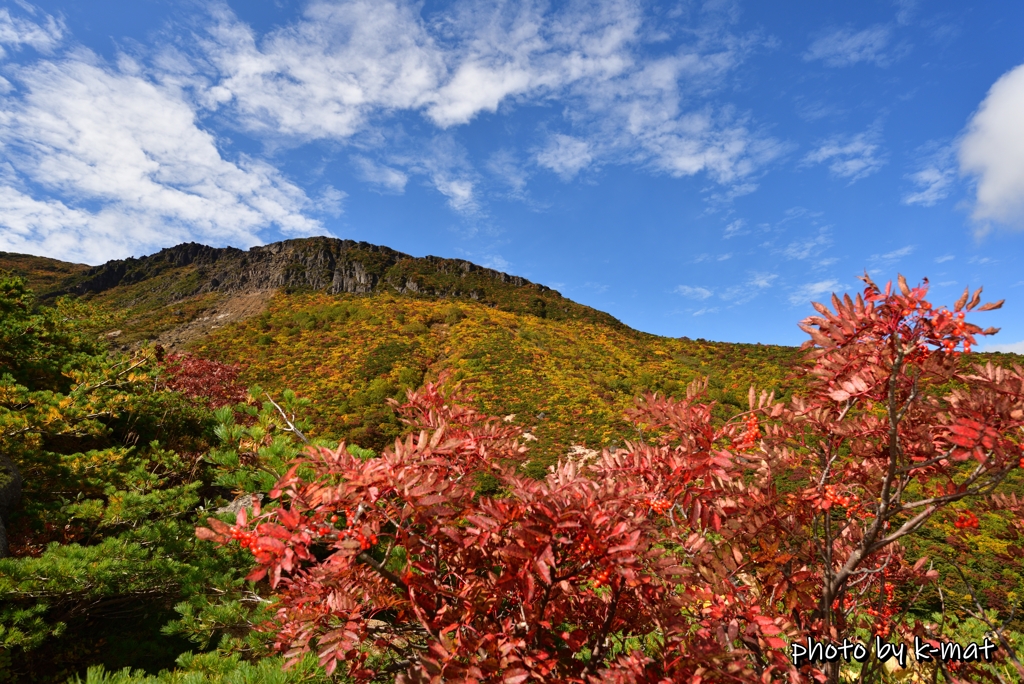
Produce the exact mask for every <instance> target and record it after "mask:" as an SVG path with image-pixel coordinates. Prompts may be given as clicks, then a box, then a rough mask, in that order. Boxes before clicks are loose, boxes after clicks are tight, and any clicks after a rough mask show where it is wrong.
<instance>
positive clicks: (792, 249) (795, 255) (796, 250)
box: [782, 226, 832, 260]
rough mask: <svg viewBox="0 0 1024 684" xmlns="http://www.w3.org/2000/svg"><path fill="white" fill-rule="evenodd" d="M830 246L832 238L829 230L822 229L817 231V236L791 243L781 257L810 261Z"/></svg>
mask: <svg viewBox="0 0 1024 684" xmlns="http://www.w3.org/2000/svg"><path fill="white" fill-rule="evenodd" d="M831 244H832V236H831V234H830V232H829V228H828V227H827V226H826V227H823V228H819V229H818V234H817V235H813V236H810V237H807V238H805V239H803V240H798V241H796V242H791V243H790V244H789V245H788V246H787V247H786V248H785V249H784V250H782V253H783V255H784V256H785V257H786V258H787V259H799V260H803V259H810V258H811V257H816V256H818V255H819V254H821V252H822V251H823V250H825V249H827V248H828V247H829V246H831Z"/></svg>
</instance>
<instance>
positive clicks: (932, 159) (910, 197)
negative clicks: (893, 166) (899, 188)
mask: <svg viewBox="0 0 1024 684" xmlns="http://www.w3.org/2000/svg"><path fill="white" fill-rule="evenodd" d="M931 147H932V148H933V149H934V146H931ZM955 167H956V164H955V162H954V159H953V148H952V147H949V146H944V147H942V148H940V149H938V150H937V151H933V152H930V153H928V154H926V155H925V156H924V158H923V159H922V160H921V162H920V165H919V169H918V170H917V171H915V172H914V173H912V174H909V175H907V176H905V178H907V179H909V180H910V181H911V182H912V183H914V185H916V186H917V191H916V192H911V193H907V194H905V195H904V196H903V198H902V202H903V204H920V205H921V206H924V207H930V206H933V205H935V204H936V203H937V202H939V201H941V200H944V199H946V197H948V196H949V193H950V191H951V190H952V187H953V181H954V180H955V179H956V168H955Z"/></svg>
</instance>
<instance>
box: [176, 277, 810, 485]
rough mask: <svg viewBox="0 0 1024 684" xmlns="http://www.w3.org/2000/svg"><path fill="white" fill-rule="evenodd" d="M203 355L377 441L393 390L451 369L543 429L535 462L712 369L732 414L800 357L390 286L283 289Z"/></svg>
mask: <svg viewBox="0 0 1024 684" xmlns="http://www.w3.org/2000/svg"><path fill="white" fill-rule="evenodd" d="M194 349H195V351H196V352H197V353H199V354H201V355H203V356H209V357H212V358H215V359H217V360H219V361H224V362H228V363H237V364H239V365H240V366H241V367H242V368H243V369H244V371H243V374H242V377H243V379H244V380H246V381H248V382H250V383H258V384H260V385H262V386H264V387H266V388H268V389H271V390H274V391H280V390H281V389H283V388H285V387H290V388H291V389H294V390H295V391H296V392H298V393H299V394H301V395H305V396H308V397H310V398H311V399H312V400H313V406H314V411H315V414H314V416H313V422H314V423H315V424H316V425H319V426H321V429H322V430H323V431H325V432H327V433H328V434H330V435H331V436H337V437H344V438H347V439H349V440H351V441H354V442H355V443H358V444H361V445H364V446H368V447H370V448H375V449H379V448H380V447H381V446H382V445H383V444H385V443H387V442H390V441H391V440H393V439H394V438H395V437H396V436H397V435H398V434H399V432H400V427H399V425H398V424H397V423H396V421H395V419H394V416H393V414H392V413H391V411H390V410H389V409H388V408H387V406H386V404H385V400H386V398H388V397H394V398H403V397H404V391H405V389H407V388H413V387H417V386H419V385H420V384H421V383H422V381H423V380H424V378H436V377H437V375H438V373H440V372H441V371H442V370H443V369H446V368H450V369H453V370H454V371H456V376H455V377H456V378H458V379H464V380H465V381H466V382H467V383H469V384H470V387H471V388H472V392H473V393H474V394H475V396H476V398H477V401H478V403H479V405H480V407H481V408H482V409H483V410H485V411H487V412H489V413H492V414H500V415H506V416H507V415H514V416H515V417H514V418H513V419H512V420H513V421H514V422H515V423H517V424H519V425H522V426H524V427H526V428H529V429H530V431H531V433H532V434H533V435H535V436H536V437H537V440H538V441H537V443H536V444H533V445H532V447H533V449H532V458H533V462H532V465H533V469H534V470H536V469H537V468H539V467H542V466H546V465H547V464H549V463H550V462H552V460H553V459H554V458H555V457H556V456H557V454H559V453H565V450H566V449H567V448H568V446H569V445H570V444H584V445H586V446H589V447H592V448H599V447H601V446H604V445H607V444H609V443H611V442H616V441H617V442H619V443H622V441H623V440H624V439H628V438H630V437H635V436H636V433H635V432H633V433H631V432H630V431H628V430H627V427H626V422H625V421H624V420H623V418H622V416H623V413H624V411H625V410H626V409H627V408H629V407H630V406H632V405H633V398H634V397H635V396H637V395H638V394H641V393H643V392H646V391H658V392H662V393H668V394H675V393H677V392H680V391H682V390H683V388H685V386H686V384H687V383H689V382H690V381H692V380H693V379H694V378H696V377H698V376H703V375H709V376H711V388H712V396H714V397H715V398H716V399H718V400H719V401H721V402H722V403H723V405H724V407H725V409H724V410H728V409H729V407H730V405H733V406H740V405H741V403H745V401H746V395H747V388H748V387H749V386H750V384H752V383H753V384H756V385H757V386H759V387H762V388H767V389H773V390H775V391H776V392H778V393H786V392H788V391H790V390H791V389H792V387H793V379H791V378H790V376H791V375H792V372H793V364H794V363H795V361H796V360H797V358H798V355H797V352H796V350H795V349H793V348H787V347H773V346H761V345H736V344H732V345H730V344H720V343H710V342H703V341H690V340H685V339H672V338H662V337H656V336H653V335H647V334H643V333H639V332H636V331H634V330H630V329H628V328H626V327H624V326H609V325H603V324H601V323H598V322H594V321H588V320H551V319H546V318H541V317H539V316H534V315H530V314H517V313H511V312H506V311H500V310H497V309H493V308H490V307H487V306H484V305H482V304H478V303H473V302H450V301H436V300H434V301H431V300H418V299H410V298H405V297H398V296H393V295H388V294H381V295H373V296H360V295H325V294H292V295H286V294H279V295H277V296H275V297H274V298H273V299H272V300H271V301H270V302H269V305H268V308H267V309H266V311H265V312H264V313H263V314H262V315H260V316H257V317H253V318H249V319H248V320H245V321H243V322H239V323H235V324H232V325H229V326H226V327H223V328H220V329H218V330H216V331H213V332H212V334H211V335H210V336H209V337H207V338H205V339H202V340H199V341H197V343H196V345H195V347H194Z"/></svg>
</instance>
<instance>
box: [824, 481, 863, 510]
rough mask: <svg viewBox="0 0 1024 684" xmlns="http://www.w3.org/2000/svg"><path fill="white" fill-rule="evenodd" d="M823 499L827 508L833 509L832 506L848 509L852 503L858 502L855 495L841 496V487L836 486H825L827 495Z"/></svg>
mask: <svg viewBox="0 0 1024 684" xmlns="http://www.w3.org/2000/svg"><path fill="white" fill-rule="evenodd" d="M821 498H822V501H824V502H825V503H826V505H825V508H831V507H832V506H844V507H848V506H849V505H850V504H851V503H853V502H855V501H857V497H856V496H854V495H849V496H847V495H844V494H840V493H839V487H837V486H836V485H825V493H824V494H823V495H822V497H821Z"/></svg>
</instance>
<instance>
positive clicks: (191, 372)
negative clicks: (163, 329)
mask: <svg viewBox="0 0 1024 684" xmlns="http://www.w3.org/2000/svg"><path fill="white" fill-rule="evenodd" d="M157 354H158V357H159V359H160V363H161V365H162V367H163V371H164V385H165V387H166V389H168V390H171V391H173V392H181V393H182V394H184V395H185V396H186V397H189V398H190V399H196V400H199V401H201V402H202V403H204V404H206V405H207V406H208V407H209V408H220V407H222V406H230V405H232V404H236V403H238V402H240V401H245V399H246V392H245V389H244V388H243V387H242V386H241V385H239V384H238V383H237V380H238V372H239V371H238V367H237V366H229V365H227V364H225V363H220V362H219V361H210V360H208V359H203V358H200V357H198V356H194V355H192V354H187V353H186V354H167V355H164V354H163V350H162V349H160V348H158V352H157Z"/></svg>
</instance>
